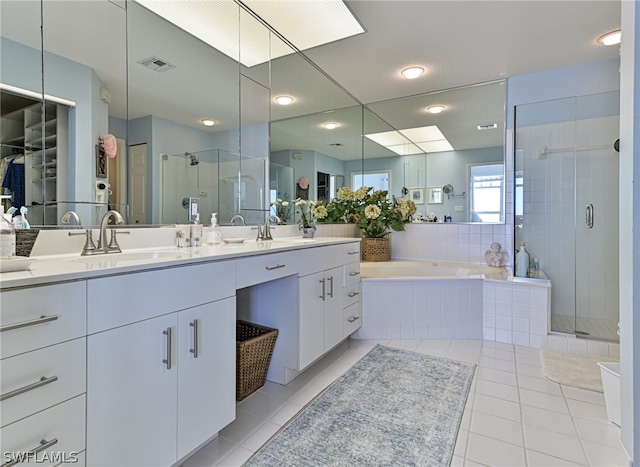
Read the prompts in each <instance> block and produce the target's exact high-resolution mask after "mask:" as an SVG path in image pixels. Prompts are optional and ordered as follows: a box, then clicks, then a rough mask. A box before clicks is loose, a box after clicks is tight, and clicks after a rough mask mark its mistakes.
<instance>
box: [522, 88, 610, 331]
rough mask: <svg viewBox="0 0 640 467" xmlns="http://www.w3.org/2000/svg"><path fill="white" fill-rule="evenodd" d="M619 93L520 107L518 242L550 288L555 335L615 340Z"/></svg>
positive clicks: (552, 327) (552, 324) (552, 323)
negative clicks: (548, 282) (543, 275)
mask: <svg viewBox="0 0 640 467" xmlns="http://www.w3.org/2000/svg"><path fill="white" fill-rule="evenodd" d="M618 107H619V93H618V92H610V93H602V94H597V95H591V96H582V97H579V98H568V99H559V100H554V101H547V102H539V103H534V104H527V105H522V106H518V107H517V108H516V124H515V127H516V130H515V140H516V141H515V148H516V152H515V180H516V189H515V215H516V218H515V238H516V248H519V246H520V245H521V244H522V243H523V242H524V243H526V245H527V250H528V251H529V253H530V254H531V256H532V257H535V258H538V261H539V264H540V268H541V270H542V271H543V274H545V275H546V277H548V278H549V279H550V280H551V282H552V291H551V330H552V331H558V332H564V333H570V334H575V335H577V336H580V337H590V338H596V339H604V340H612V341H615V340H617V339H618V336H617V333H616V331H617V322H618V315H619V307H618V153H617V152H616V151H615V150H614V148H613V143H614V141H615V140H616V139H617V138H618V128H619V110H618Z"/></svg>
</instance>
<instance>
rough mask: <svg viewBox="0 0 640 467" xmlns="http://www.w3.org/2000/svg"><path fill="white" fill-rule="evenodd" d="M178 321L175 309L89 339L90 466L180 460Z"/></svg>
mask: <svg viewBox="0 0 640 467" xmlns="http://www.w3.org/2000/svg"><path fill="white" fill-rule="evenodd" d="M176 324H177V316H176V313H172V314H168V315H164V316H160V317H157V318H154V319H149V320H146V321H141V322H139V323H135V324H131V325H128V326H122V327H120V328H116V329H112V330H110V331H105V332H102V333H98V334H94V335H91V336H89V337H88V338H87V362H88V371H87V373H88V376H87V465H91V466H114V465H118V466H138V467H140V466H158V465H171V464H173V463H175V461H176V459H177V457H176V426H177V413H176V411H177V407H176V399H177V381H178V380H177V367H176V356H175V351H174V349H175V343H176V336H175V335H174V333H175V331H176ZM167 330H171V333H170V334H169V336H168V335H166V334H164V333H165V332H166V331H167ZM169 337H171V339H169ZM163 360H164V361H163ZM167 361H169V362H171V364H170V365H169V363H167ZM169 366H171V368H170V369H169V368H168V367H169Z"/></svg>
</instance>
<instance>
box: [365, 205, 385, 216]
mask: <svg viewBox="0 0 640 467" xmlns="http://www.w3.org/2000/svg"><path fill="white" fill-rule="evenodd" d="M381 212H382V210H381V209H380V207H379V206H376V205H375V204H370V205H369V206H367V207H366V208H364V215H365V216H366V218H367V219H377V218H378V216H379V215H380V213H381Z"/></svg>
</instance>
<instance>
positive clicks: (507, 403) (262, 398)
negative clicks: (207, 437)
mask: <svg viewBox="0 0 640 467" xmlns="http://www.w3.org/2000/svg"><path fill="white" fill-rule="evenodd" d="M376 343H381V344H384V345H389V346H392V347H398V348H404V349H408V350H413V351H416V352H421V353H426V354H431V355H437V356H442V357H448V358H451V359H455V360H460V361H465V362H470V363H476V364H477V365H478V368H477V371H476V374H475V377H474V382H473V385H472V388H471V392H470V394H469V399H468V401H467V407H466V408H465V413H464V417H463V419H462V425H461V427H460V431H459V433H458V440H457V444H456V448H455V452H454V457H453V462H452V465H454V466H462V465H464V466H478V465H487V466H502V465H504V466H573V465H583V466H607V467H610V466H628V460H627V457H626V454H625V453H624V451H623V449H622V446H621V444H620V441H619V437H620V429H619V428H618V427H617V426H615V425H614V424H612V423H610V422H609V421H608V420H607V414H606V408H605V405H604V396H603V394H601V393H596V392H592V391H585V390H581V389H576V388H572V387H568V386H563V385H560V384H557V383H553V382H551V381H548V380H547V379H545V378H544V376H543V374H542V371H541V369H540V358H539V351H538V350H536V349H530V348H527V347H518V346H513V345H509V344H501V343H496V342H489V341H481V340H411V341H407V340H402V341H371V340H349V341H347V342H346V343H344V344H343V345H341V346H340V347H339V348H337V349H336V350H334V351H332V352H331V353H330V354H329V355H328V356H326V357H325V358H323V359H322V360H320V361H318V362H317V363H316V364H314V365H313V366H312V367H311V368H309V369H308V370H307V371H306V372H305V373H303V374H302V375H301V376H299V377H298V378H297V379H295V380H294V381H293V382H291V383H290V384H288V385H287V386H282V385H279V384H275V383H267V384H266V385H265V386H264V387H263V388H262V389H260V390H259V391H257V392H256V393H254V394H253V395H251V396H250V397H248V398H247V399H245V400H244V401H242V402H241V403H239V404H238V408H237V418H236V421H235V422H233V423H232V424H231V425H229V426H228V427H226V428H225V429H224V430H222V431H221V432H220V434H219V436H218V438H216V439H215V440H213V441H212V442H211V443H209V444H207V445H206V446H204V447H203V448H202V449H200V450H199V451H198V452H197V453H195V454H194V455H193V456H192V457H191V458H189V459H187V460H186V461H185V462H184V463H183V464H182V465H183V466H184V467H209V466H229V467H233V466H241V465H242V464H243V462H245V461H246V460H247V459H248V458H249V457H250V456H251V455H252V453H253V452H255V451H256V450H258V449H259V448H260V446H262V444H263V443H264V442H265V441H267V440H268V439H269V438H270V437H271V436H272V435H273V434H274V433H275V432H276V431H278V429H280V427H281V426H283V425H284V424H285V423H286V422H287V421H288V420H289V419H290V418H291V417H293V416H294V415H295V414H296V413H297V412H298V411H299V410H300V409H301V408H302V407H303V406H304V405H305V404H307V403H308V402H309V401H311V400H312V399H313V398H314V397H315V396H316V395H317V394H318V393H319V392H320V391H322V389H324V388H325V387H326V386H328V385H329V384H331V382H332V381H333V380H335V378H337V377H338V376H339V375H341V374H342V373H343V372H345V371H346V370H347V369H348V368H349V367H350V366H351V365H353V364H354V363H355V362H356V361H358V360H359V359H360V358H362V356H364V354H365V353H367V352H368V351H369V350H370V349H371V348H372V347H373V346H374V345H375V344H376Z"/></svg>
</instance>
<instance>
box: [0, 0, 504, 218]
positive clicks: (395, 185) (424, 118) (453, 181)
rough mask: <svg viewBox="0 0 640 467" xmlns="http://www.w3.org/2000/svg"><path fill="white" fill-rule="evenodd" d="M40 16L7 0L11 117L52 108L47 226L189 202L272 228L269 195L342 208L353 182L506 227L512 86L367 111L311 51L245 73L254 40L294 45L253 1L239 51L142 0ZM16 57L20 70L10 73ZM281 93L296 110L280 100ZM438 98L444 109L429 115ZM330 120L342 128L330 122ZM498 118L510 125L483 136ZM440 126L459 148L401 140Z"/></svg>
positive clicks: (142, 214) (45, 186)
mask: <svg viewBox="0 0 640 467" xmlns="http://www.w3.org/2000/svg"><path fill="white" fill-rule="evenodd" d="M236 6H237V5H236ZM40 8H41V5H40V4H39V3H37V2H22V1H11V0H6V1H5V0H3V2H2V38H1V40H2V46H3V53H2V60H3V66H2V71H1V73H2V74H1V75H0V82H1V83H2V84H3V86H4V87H3V91H2V97H3V101H2V114H3V122H4V121H5V114H7V113H9V112H11V111H15V110H16V108H15V107H14V108H13V109H12V110H9V109H11V107H10V106H9V105H5V102H7V100H6V96H8V95H10V94H14V95H20V94H21V93H24V94H29V93H35V97H34V95H31V96H26V97H28V98H29V99H32V100H31V101H25V103H24V105H25V106H29V105H36V106H41V105H42V102H43V100H42V96H44V99H45V100H44V102H45V103H46V107H47V109H50V111H47V112H45V113H44V114H42V113H41V114H40V115H39V119H38V117H33V118H36V119H37V122H36V121H34V120H33V118H31V117H30V120H29V122H28V123H29V127H33V126H34V125H35V126H37V127H38V136H36V138H38V139H39V141H40V144H39V145H32V146H31V148H32V149H34V150H40V151H42V153H41V154H40V155H39V156H38V157H39V159H37V158H36V157H31V156H28V157H27V159H31V166H28V167H30V168H29V169H28V171H27V172H28V173H32V172H34V171H35V173H36V174H37V175H38V176H39V180H40V181H37V182H35V183H37V184H39V185H38V186H37V190H36V189H32V188H31V186H30V188H29V190H28V192H29V193H30V195H29V196H31V198H30V200H29V202H30V203H31V204H30V205H29V206H28V207H29V209H30V210H31V211H30V213H31V214H32V215H33V216H35V217H34V218H33V221H32V222H31V223H32V224H33V225H38V224H56V223H60V221H61V218H62V216H63V214H64V213H65V212H66V211H68V210H75V211H76V212H78V213H79V214H80V217H81V218H82V220H83V223H84V224H85V225H91V224H94V225H95V224H96V223H97V221H99V219H100V218H101V216H102V214H103V213H104V212H105V211H106V210H107V209H108V208H110V207H111V208H116V209H118V210H120V211H121V212H123V214H124V215H125V217H126V219H127V222H128V223H130V224H140V225H143V224H158V223H175V222H183V220H184V219H183V218H184V217H185V216H186V214H187V213H186V210H184V208H182V199H183V198H184V197H185V196H187V195H188V196H191V197H199V198H201V200H202V203H201V206H202V209H203V211H202V212H201V216H200V219H201V222H202V221H204V222H206V221H207V220H208V219H209V216H210V214H211V212H218V213H219V219H220V222H221V223H223V224H224V223H228V222H229V220H230V219H231V217H232V216H233V215H234V214H236V213H238V212H240V213H242V214H243V216H244V217H245V218H247V221H248V222H252V223H254V222H255V223H257V222H260V221H262V220H263V219H264V215H265V213H266V212H268V210H269V203H270V201H276V200H277V199H283V200H286V199H288V198H289V197H290V198H291V199H295V197H296V196H298V195H300V194H303V195H305V196H308V197H309V198H310V199H331V197H332V196H334V195H335V192H336V190H337V189H338V188H339V187H341V186H350V187H352V188H357V186H359V185H360V184H366V185H369V186H376V187H381V188H384V189H388V190H389V191H390V193H391V195H393V196H396V197H405V198H407V197H409V195H410V193H413V195H415V196H417V198H416V199H417V200H418V201H420V199H422V200H424V202H423V203H422V204H419V205H418V213H419V216H420V217H422V218H428V217H429V216H430V215H431V214H433V215H434V216H438V217H440V218H442V217H443V216H446V215H448V216H450V217H451V218H452V220H453V221H454V222H474V221H478V222H480V221H482V222H502V221H503V215H502V205H503V199H502V198H503V192H504V190H503V187H502V179H503V157H504V155H503V152H504V150H503V147H502V145H503V140H504V101H505V92H504V85H503V83H491V84H488V85H484V86H472V87H468V88H460V89H454V90H448V91H443V92H439V93H430V94H428V95H424V96H414V97H411V98H406V99H397V100H393V101H387V102H380V103H373V104H367V105H365V106H363V105H361V103H359V102H357V100H356V99H354V98H353V97H352V96H350V95H349V93H348V92H347V91H345V90H344V89H342V88H341V87H340V86H338V85H337V84H336V83H335V82H333V80H331V78H330V77H328V76H327V75H326V74H325V73H324V72H323V71H322V70H319V69H318V68H317V67H316V66H315V65H314V64H313V63H311V62H310V61H309V60H307V59H306V57H304V56H303V55H302V54H299V53H290V54H287V55H283V56H279V57H278V58H275V59H272V60H267V61H262V62H259V63H256V64H252V65H251V66H246V65H243V64H242V61H243V60H242V57H243V54H245V55H246V54H248V53H250V52H249V51H248V50H247V49H246V48H244V46H245V44H246V43H248V40H245V39H248V34H249V32H251V34H255V31H256V29H258V30H260V31H261V32H259V33H258V34H263V35H264V37H263V40H260V41H259V43H261V44H263V45H264V47H265V49H269V50H272V49H279V50H280V49H282V48H283V47H286V44H284V43H283V42H282V41H281V40H280V39H279V38H278V37H277V35H275V34H273V33H272V32H271V31H269V30H268V29H267V28H265V27H264V26H263V25H259V28H258V27H257V26H256V24H254V23H256V20H255V19H254V18H253V17H251V16H250V15H248V14H246V13H244V11H243V10H242V9H241V8H240V7H237V8H238V11H237V22H236V23H234V24H233V25H231V26H230V28H229V29H228V30H227V34H228V35H229V36H232V38H233V41H232V43H235V44H236V45H237V50H235V51H233V52H231V53H229V52H227V53H221V52H219V51H217V50H216V49H214V48H212V47H211V46H209V45H207V44H205V43H204V42H202V41H201V40H199V39H196V38H195V37H194V36H191V35H190V34H188V33H186V32H185V31H184V30H182V29H180V28H178V27H177V26H175V25H173V24H171V23H170V22H168V21H166V20H165V19H163V18H161V17H159V16H158V15H157V14H155V13H152V12H151V11H149V10H147V9H146V8H145V7H143V6H141V5H140V4H138V3H137V2H134V1H124V0H123V1H118V2H112V1H106V0H100V1H91V2H77V1H59V2H45V3H43V4H42V12H40ZM41 13H42V15H41ZM41 16H42V18H44V19H43V28H42V31H43V37H42V41H43V43H44V60H43V59H42V57H41V56H40V50H39V47H40V41H41V38H40V28H39V21H40V17H41ZM96 17H100V18H104V19H105V20H106V21H108V22H109V24H110V34H108V35H96V34H95V30H94V28H93V27H92V25H93V24H94V21H93V18H96ZM260 28H261V29H260ZM127 35H128V39H127ZM184 50H189V54H184V53H183V51H184ZM292 52H293V51H292ZM12 57H13V58H12ZM16 57H19V60H20V63H21V66H20V67H15V66H10V65H11V64H12V63H15V60H18V58H16ZM14 59H15V60H14ZM43 62H44V66H45V70H44V75H43V74H42V70H41V63H43ZM23 65H24V66H23ZM43 76H44V80H43V79H42V77H43ZM43 82H44V89H43ZM6 85H11V86H15V87H17V88H19V89H18V90H17V91H16V90H11V91H10V90H8V89H9V88H7V86H6ZM11 89H13V88H11ZM280 96H289V97H290V98H292V102H291V103H290V104H289V105H286V106H285V105H279V104H277V103H276V98H277V97H280ZM22 97H24V96H22ZM436 104H438V105H444V106H445V110H444V111H443V112H441V113H440V114H437V115H436V114H427V113H425V112H424V111H422V110H423V109H424V108H426V107H428V106H433V105H436ZM23 108H25V107H23ZM22 115H23V117H22V118H23V120H22V123H21V124H20V126H21V127H22V128H24V125H25V124H24V115H25V112H24V111H23V112H22ZM52 115H55V116H54V117H52ZM43 116H44V118H45V119H46V121H44V120H43V118H42V117H43ZM205 119H211V120H212V121H213V126H205V125H204V124H203V121H204V120H205ZM436 119H437V120H436ZM328 123H333V124H336V126H335V127H334V128H333V129H328V128H327V127H326V126H323V125H325V124H328ZM492 123H496V127H495V128H491V129H488V130H484V131H482V132H480V131H478V130H477V129H476V128H477V126H478V125H485V124H492ZM432 124H433V125H437V126H438V128H439V129H440V131H441V133H442V134H443V135H444V136H445V137H446V139H447V140H448V141H449V142H450V143H451V145H452V147H453V150H451V149H450V150H448V151H444V152H438V151H436V150H433V148H429V147H426V148H423V147H422V145H421V143H424V142H423V141H419V140H418V139H416V138H417V136H416V135H415V134H413V133H410V132H409V133H407V135H406V136H405V135H402V134H400V133H398V130H403V132H404V130H411V129H415V128H418V127H423V126H429V125H432ZM54 127H55V128H54ZM469 128H473V130H474V131H473V133H474V135H473V138H471V137H470V136H469V135H468V134H467V133H470V132H469V131H468V129H469ZM384 133H389V134H395V140H394V141H395V142H394V144H388V143H386V142H384V140H382V139H380V134H384ZM108 134H112V135H114V136H115V139H116V142H117V151H116V153H115V156H114V157H110V158H107V159H106V161H105V162H106V164H107V170H106V172H107V177H106V178H103V176H102V175H100V174H99V171H97V165H98V164H100V163H101V162H100V160H99V159H97V158H96V151H97V145H98V144H99V142H100V140H101V138H104V136H105V135H108ZM52 135H55V137H54V138H55V139H53V138H51V139H49V140H47V139H46V138H50V137H51V136H52ZM52 142H53V143H52ZM24 146H25V145H24V144H22V147H23V148H24ZM392 146H395V148H392ZM394 149H395V150H394ZM2 151H3V152H2V155H3V161H4V162H8V159H7V160H4V159H5V156H13V155H14V154H12V153H11V151H13V149H12V148H11V147H10V145H9V144H8V141H7V138H6V135H4V134H3V135H2ZM185 154H190V155H194V157H196V159H197V160H198V161H199V162H198V164H196V165H191V158H190V156H185ZM231 178H233V181H231V180H230V179H231ZM34 180H35V178H34ZM194 180H195V181H194ZM305 180H306V185H305V182H304V181H305ZM300 181H302V185H305V186H306V188H302V185H301V184H300V183H299V182H300ZM254 182H255V184H254ZM31 185H34V184H33V183H32V184H31ZM254 185H255V186H254ZM445 185H451V186H452V187H453V191H452V192H451V193H444V194H443V196H442V201H443V202H442V203H441V204H436V203H431V204H430V203H429V202H428V196H427V195H428V189H429V187H444V186H445ZM100 187H103V188H100ZM186 187H188V188H189V191H188V192H185V189H186ZM481 188H483V189H485V190H484V192H483V191H482V190H481ZM411 190H413V191H411ZM420 190H422V191H420ZM7 192H9V190H8V189H7ZM34 193H37V197H36V196H33V194H34ZM483 193H485V194H483ZM3 196H8V194H3ZM5 202H6V203H10V201H7V200H5ZM25 203H26V204H29V203H27V202H26V200H25ZM460 209H461V210H460ZM476 215H477V216H476ZM290 222H294V219H293V218H292V219H291V221H290Z"/></svg>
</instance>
